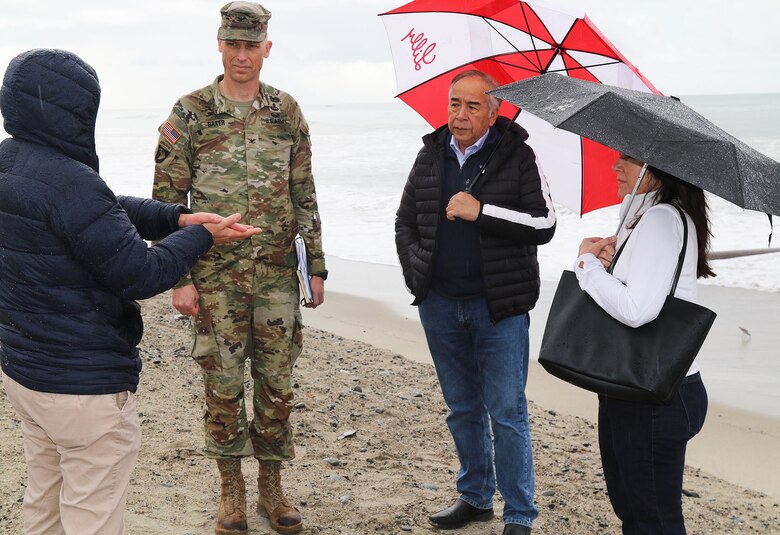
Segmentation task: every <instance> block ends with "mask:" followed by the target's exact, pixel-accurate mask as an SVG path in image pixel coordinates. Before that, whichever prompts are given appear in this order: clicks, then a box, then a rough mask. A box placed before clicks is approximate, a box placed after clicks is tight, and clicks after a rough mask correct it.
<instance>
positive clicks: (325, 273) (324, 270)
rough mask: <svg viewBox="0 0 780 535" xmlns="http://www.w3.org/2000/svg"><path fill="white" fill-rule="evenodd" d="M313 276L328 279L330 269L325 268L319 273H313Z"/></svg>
mask: <svg viewBox="0 0 780 535" xmlns="http://www.w3.org/2000/svg"><path fill="white" fill-rule="evenodd" d="M311 276H312V277H319V278H321V279H322V280H328V270H327V269H323V270H322V271H320V272H319V273H312V274H311Z"/></svg>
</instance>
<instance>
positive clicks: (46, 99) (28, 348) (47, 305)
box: [0, 50, 212, 395]
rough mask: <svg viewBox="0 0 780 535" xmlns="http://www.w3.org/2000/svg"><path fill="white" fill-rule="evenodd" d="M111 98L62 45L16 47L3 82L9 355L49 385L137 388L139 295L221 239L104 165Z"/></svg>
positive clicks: (69, 389)
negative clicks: (114, 186) (104, 101)
mask: <svg viewBox="0 0 780 535" xmlns="http://www.w3.org/2000/svg"><path fill="white" fill-rule="evenodd" d="M99 101H100V86H99V84H98V80H97V76H96V75H95V71H94V70H92V68H91V67H90V66H89V65H87V64H86V63H84V62H83V61H82V60H81V59H79V58H78V57H77V56H75V55H73V54H71V53H69V52H64V51H56V50H33V51H30V52H26V53H24V54H22V55H20V56H18V57H16V58H15V59H14V60H13V61H12V62H11V63H10V64H9V66H8V69H7V71H6V74H5V77H4V79H3V86H2V89H1V90H0V111H2V115H3V118H4V121H5V122H4V126H5V130H6V132H8V133H9V134H10V135H11V136H13V137H12V138H11V139H6V140H5V141H3V142H2V144H0V362H1V363H2V368H3V372H4V373H5V374H7V375H8V376H9V377H11V378H12V379H14V380H15V381H17V382H18V383H20V384H22V385H23V386H25V387H27V388H29V389H32V390H37V391H41V392H53V393H62V394H83V395H90V394H110V393H115V392H121V391H124V390H131V391H135V389H136V387H137V385H138V374H139V372H140V370H141V359H140V358H139V355H138V349H137V348H136V345H137V344H138V342H139V341H140V339H141V334H142V330H143V325H142V323H141V315H140V311H139V307H138V304H137V303H135V302H134V301H132V300H133V299H144V298H147V297H150V296H152V295H155V294H157V293H159V292H161V291H164V290H166V289H168V288H170V287H171V286H173V284H175V283H176V281H177V280H178V279H179V278H180V277H181V276H182V275H183V274H184V273H186V272H187V271H188V270H189V269H190V267H191V266H192V265H193V264H194V263H195V262H196V261H197V259H198V257H199V256H200V255H201V254H203V253H204V252H205V251H207V250H208V249H209V247H211V245H212V238H211V235H210V234H209V232H208V231H207V230H206V229H205V228H203V226H201V225H195V226H192V227H187V228H185V229H182V230H181V231H177V230H178V228H177V222H178V217H179V215H180V214H181V212H182V210H183V207H181V206H177V205H170V204H165V203H160V202H156V201H151V200H146V199H136V198H129V197H124V198H122V197H120V198H117V197H115V196H114V194H113V193H112V192H111V190H110V189H109V188H108V186H106V184H105V183H104V182H103V180H102V179H101V178H100V177H99V176H98V174H97V170H98V158H97V154H96V152H95V135H94V132H95V119H96V117H97V110H98V104H99ZM175 231H177V232H175ZM168 235H170V236H168ZM166 236H168V237H167V238H166ZM163 238H164V239H163ZM144 239H149V240H153V239H162V241H161V242H160V243H159V244H158V245H156V246H154V247H151V248H149V247H148V246H147V244H146V243H145V242H144Z"/></svg>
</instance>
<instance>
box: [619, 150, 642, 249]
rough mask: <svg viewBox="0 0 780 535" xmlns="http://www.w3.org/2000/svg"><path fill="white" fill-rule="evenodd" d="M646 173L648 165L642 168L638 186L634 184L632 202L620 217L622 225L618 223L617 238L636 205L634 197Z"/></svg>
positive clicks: (637, 182)
mask: <svg viewBox="0 0 780 535" xmlns="http://www.w3.org/2000/svg"><path fill="white" fill-rule="evenodd" d="M646 172H647V164H644V165H643V166H642V170H641V171H639V178H638V179H637V181H636V184H634V189H633V190H632V191H631V200H630V201H629V202H628V207H626V211H625V212H624V213H623V215H622V216H621V217H620V223H618V226H617V230H616V231H615V236H617V235H618V232H620V229H621V228H623V223H625V221H626V217H628V213H629V212H630V211H631V205H632V204H634V196H635V195H636V190H638V189H639V186H640V185H641V184H642V179H643V178H645V173H646Z"/></svg>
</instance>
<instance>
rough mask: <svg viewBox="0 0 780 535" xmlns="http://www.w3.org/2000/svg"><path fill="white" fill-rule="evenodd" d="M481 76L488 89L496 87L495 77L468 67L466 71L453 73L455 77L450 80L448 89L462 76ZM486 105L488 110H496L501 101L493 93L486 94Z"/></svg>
mask: <svg viewBox="0 0 780 535" xmlns="http://www.w3.org/2000/svg"><path fill="white" fill-rule="evenodd" d="M472 77H474V78H481V79H482V81H483V82H485V83H486V84H487V86H488V89H495V88H497V87H498V85H499V84H498V82H496V80H495V78H493V77H492V76H490V75H489V74H487V73H485V72H482V71H478V70H476V69H470V70H468V71H463V72H461V73H458V74H456V75H455V77H454V78H453V79H452V81H451V82H450V89H452V86H454V85H455V84H456V83H458V82H460V81H461V80H463V79H464V78H472ZM487 97H488V107H489V108H490V111H498V108H499V107H500V106H501V101H500V100H499V99H498V97H494V96H493V95H488V96H487Z"/></svg>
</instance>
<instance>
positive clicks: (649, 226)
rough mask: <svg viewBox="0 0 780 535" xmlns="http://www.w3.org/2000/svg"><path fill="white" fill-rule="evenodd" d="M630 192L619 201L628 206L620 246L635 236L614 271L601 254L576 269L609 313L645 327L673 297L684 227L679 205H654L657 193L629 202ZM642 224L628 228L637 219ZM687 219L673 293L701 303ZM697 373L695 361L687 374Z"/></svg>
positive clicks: (694, 249)
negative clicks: (684, 247) (677, 277)
mask: <svg viewBox="0 0 780 535" xmlns="http://www.w3.org/2000/svg"><path fill="white" fill-rule="evenodd" d="M630 198H631V196H630V195H627V196H626V198H625V199H624V200H623V204H622V205H621V209H620V212H621V215H622V214H623V213H624V212H625V211H626V210H630V212H629V214H628V216H627V217H626V219H625V224H624V225H623V227H621V229H620V231H619V232H618V236H617V238H618V239H617V244H616V247H615V248H616V249H618V248H620V246H621V245H622V244H623V243H624V242H625V241H626V239H627V237H628V235H629V234H631V239H630V240H628V243H626V246H625V249H624V250H623V252H622V253H621V255H620V258H618V261H617V263H616V264H615V269H614V270H613V274H612V275H610V274H609V273H607V270H606V269H604V266H603V265H602V264H601V261H599V259H598V258H596V257H595V256H594V255H592V254H590V253H587V254H584V255H581V256H580V257H579V258H577V260H576V261H575V263H574V273H575V274H576V276H577V280H578V281H579V283H580V288H582V289H583V290H584V291H585V292H587V293H588V295H590V296H591V297H592V298H593V300H594V301H596V303H598V304H599V306H601V308H603V309H604V310H605V311H606V312H607V313H608V314H609V315H610V316H612V317H613V318H615V319H616V320H618V321H620V322H622V323H625V324H626V325H629V326H631V327H639V326H640V325H644V324H645V323H648V322H650V321H652V320H654V319H655V318H656V317H658V314H659V312H660V311H661V307H662V306H663V304H664V301H665V300H666V296H667V295H669V291H670V290H671V288H672V282H673V279H674V272H675V270H676V269H677V261H678V259H679V256H680V250H681V248H682V241H683V226H682V220H681V219H680V214H679V212H678V211H677V209H676V208H674V207H673V206H670V205H668V204H655V203H656V200H655V192H650V193H646V194H640V195H636V196H635V199H634V202H633V203H631V206H630V208H629V203H630ZM639 216H641V219H639V223H637V224H636V226H635V227H634V228H633V229H630V228H627V227H628V226H630V225H631V224H632V223H633V222H634V221H636V219H637V217H639ZM685 217H686V219H687V221H688V249H687V251H686V253H685V259H684V261H683V269H682V273H681V274H680V280H679V282H678V283H677V289H676V291H675V293H674V295H675V296H676V297H678V298H680V299H685V300H686V301H691V302H696V301H697V295H698V292H697V286H696V266H697V262H698V247H697V242H696V228H695V227H694V225H693V221H692V220H691V218H690V217H689V216H688V215H687V214H686V216H685ZM698 371H699V366H698V364H697V363H696V362H695V361H694V362H693V364H692V365H691V367H690V369H689V370H688V375H691V374H694V373H696V372H698Z"/></svg>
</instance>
